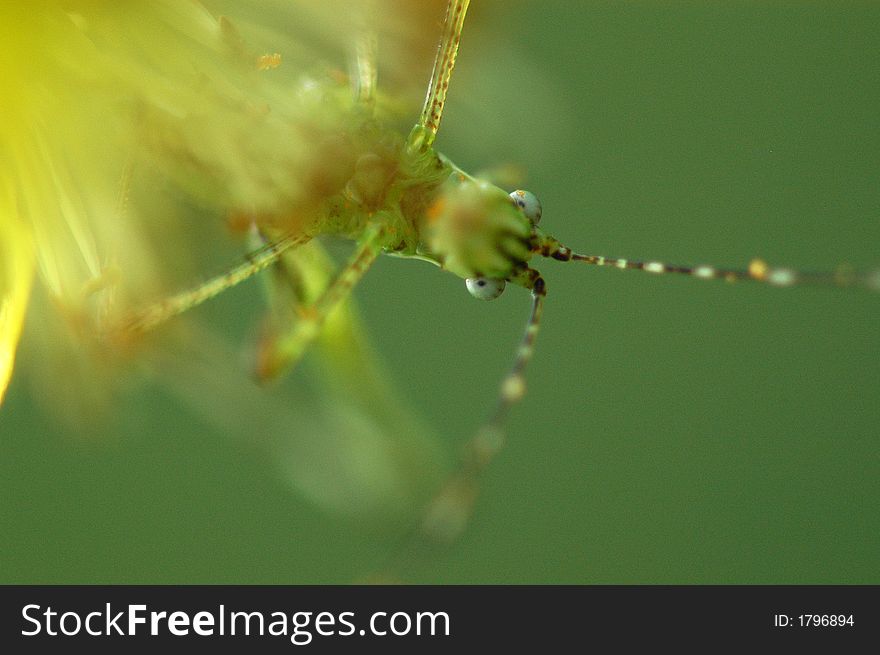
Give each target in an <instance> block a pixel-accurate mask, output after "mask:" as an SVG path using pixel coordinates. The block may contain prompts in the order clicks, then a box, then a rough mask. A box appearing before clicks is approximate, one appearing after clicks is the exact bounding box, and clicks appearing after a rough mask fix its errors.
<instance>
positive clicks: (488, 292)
mask: <svg viewBox="0 0 880 655" xmlns="http://www.w3.org/2000/svg"><path fill="white" fill-rule="evenodd" d="M464 283H465V285H467V290H468V291H469V292H470V294H471V295H472V296H473V297H474V298H477V299H478V300H495V298H497V297H498V296H500V295H501V292H502V291H504V287H505V286H506V285H507V283H506V282H505V281H504V280H502V279H498V278H491V277H470V278H468V279H467V280H465V281H464Z"/></svg>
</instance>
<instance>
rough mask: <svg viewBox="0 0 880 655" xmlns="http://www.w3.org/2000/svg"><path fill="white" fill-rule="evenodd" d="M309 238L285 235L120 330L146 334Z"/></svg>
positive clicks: (146, 311) (140, 314)
mask: <svg viewBox="0 0 880 655" xmlns="http://www.w3.org/2000/svg"><path fill="white" fill-rule="evenodd" d="M310 238H311V237H309V236H307V235H304V234H296V235H288V236H286V237H282V238H281V239H278V240H277V241H273V242H271V243H267V244H266V245H265V246H263V247H262V248H260V249H259V250H256V251H254V252H252V253H250V254H249V255H247V256H246V258H245V261H243V262H242V263H241V264H239V265H238V266H236V267H235V268H232V269H231V270H229V271H227V272H225V273H222V274H221V275H217V276H216V277H213V278H211V279H210V280H208V281H206V282H203V283H202V284H200V285H199V286H197V287H195V288H194V289H189V290H187V291H183V292H181V293H178V294H176V295H174V296H170V297H168V298H165V299H164V300H160V301H159V302H157V303H154V304H153V305H151V306H149V307H147V308H145V309H143V310H141V311H139V312H137V313H136V314H134V316H132V317H131V318H129V319H128V320H127V321H125V322H124V323H123V324H122V331H124V332H127V333H129V334H138V333H142V332H149V331H150V330H154V329H155V328H157V327H159V326H160V325H162V323H165V322H166V321H167V320H169V319H171V318H173V317H175V316H177V315H179V314H182V313H184V312H185V311H187V310H189V309H192V308H193V307H197V306H198V305H201V304H202V303H203V302H205V301H206V300H210V299H211V298H213V297H214V296H217V295H219V294H220V293H222V292H223V291H226V290H227V289H229V288H231V287H234V286H235V285H237V284H240V283H241V282H244V281H245V280H247V279H248V278H250V277H252V276H253V275H255V274H257V273H259V272H260V271H262V270H263V269H265V268H266V267H268V266H271V265H272V264H273V263H275V262H276V261H277V260H278V258H279V257H281V255H283V254H284V253H285V252H287V251H288V250H289V249H291V248H294V247H296V246H298V245H300V244H302V243H305V242H307V241H308V240H309V239H310Z"/></svg>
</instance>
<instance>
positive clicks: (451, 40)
mask: <svg viewBox="0 0 880 655" xmlns="http://www.w3.org/2000/svg"><path fill="white" fill-rule="evenodd" d="M468 4H470V0H449V4H448V5H447V7H446V20H445V22H444V24H443V35H442V37H441V39H440V47H439V49H438V50H437V57H436V59H435V60H434V72H433V73H432V74H431V81H430V82H429V83H428V93H427V95H426V97H425V105H424V107H423V108H422V114H421V116H420V117H419V122H418V123H416V126H415V127H414V128H413V130H412V132H411V133H410V135H409V144H408V145H409V147H410V149H413V150H419V151H425V150H427V149H428V148H430V147H431V146H432V145H433V143H434V139H435V138H436V136H437V130H439V129H440V119H441V118H442V117H443V107H444V105H445V103H446V94H447V93H448V91H449V82H450V80H451V79H452V70H453V68H455V57H456V55H457V54H458V45H459V42H460V41H461V30H462V28H463V27H464V18H465V14H466V13H467V8H468Z"/></svg>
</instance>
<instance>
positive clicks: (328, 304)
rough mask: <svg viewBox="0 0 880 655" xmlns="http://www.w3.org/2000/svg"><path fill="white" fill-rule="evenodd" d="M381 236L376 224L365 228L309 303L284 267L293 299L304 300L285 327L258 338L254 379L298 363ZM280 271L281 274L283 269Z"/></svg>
mask: <svg viewBox="0 0 880 655" xmlns="http://www.w3.org/2000/svg"><path fill="white" fill-rule="evenodd" d="M383 237H384V230H383V229H382V228H381V227H380V226H370V227H369V228H367V231H366V232H365V234H364V236H363V238H362V239H361V241H360V242H359V243H358V246H357V248H356V249H355V252H354V253H353V254H352V256H351V257H350V259H349V260H348V262H346V264H345V265H344V266H343V267H342V269H341V270H340V271H339V273H338V274H337V276H336V277H335V279H334V280H333V281H332V282H331V283H330V284H329V285H328V286H327V287H326V288H325V289H324V290H323V291H322V292H321V293H320V294H319V295H318V296H317V298H315V299H314V301H311V302H309V294H308V291H307V290H306V289H304V288H302V287H301V285H302V283H303V282H304V280H300V279H297V277H296V274H295V272H294V271H293V270H291V269H288V271H287V273H286V275H287V277H286V281H287V282H288V283H289V284H290V285H291V288H292V289H293V293H294V300H295V302H297V303H300V302H301V301H303V300H306V302H304V303H303V304H302V305H301V306H298V307H295V308H294V311H293V314H294V315H293V316H292V320H290V321H287V325H286V327H284V328H282V329H280V330H279V329H275V330H273V331H271V332H270V333H269V334H267V335H265V336H264V338H263V339H262V341H261V343H260V344H259V346H258V352H257V366H256V375H257V378H258V379H260V380H262V381H270V380H273V379H275V378H278V377H279V376H281V375H283V374H284V373H286V372H288V371H290V369H292V368H293V367H294V366H295V365H296V364H297V362H299V360H300V359H301V358H302V356H303V354H305V351H306V349H307V348H308V347H309V345H311V343H312V342H313V341H314V340H315V339H316V338H317V337H318V335H319V334H320V333H321V328H322V327H323V326H324V323H325V322H326V320H327V317H328V316H329V315H330V314H331V312H333V310H334V309H336V307H338V306H339V304H340V303H341V302H342V301H343V300H345V299H346V298H347V297H348V294H349V293H350V292H351V290H352V289H353V288H354V286H355V285H356V284H357V283H358V282H360V280H361V278H362V277H363V276H364V274H366V272H367V271H368V270H369V268H370V266H372V264H373V262H374V261H376V258H377V257H378V256H379V254H380V253H381V252H382V241H383ZM282 266H284V264H282ZM280 274H281V275H282V276H284V275H285V273H284V271H283V269H282V270H281V271H280ZM291 274H292V275H291ZM282 311H285V310H284V309H283V308H282Z"/></svg>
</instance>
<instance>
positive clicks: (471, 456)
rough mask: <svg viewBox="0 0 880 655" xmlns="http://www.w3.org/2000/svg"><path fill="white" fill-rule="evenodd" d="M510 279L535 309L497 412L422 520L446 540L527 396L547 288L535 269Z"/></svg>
mask: <svg viewBox="0 0 880 655" xmlns="http://www.w3.org/2000/svg"><path fill="white" fill-rule="evenodd" d="M511 281H512V282H514V283H516V284H518V285H520V286H524V287H526V288H527V289H529V290H530V291H531V293H532V309H531V312H530V313H529V319H528V322H527V323H526V329H525V332H524V333H523V336H522V339H521V340H520V344H519V347H518V348H517V351H516V357H515V358H514V361H513V366H512V367H511V369H510V372H508V374H507V375H506V376H505V377H504V380H503V381H502V382H501V388H500V391H499V394H498V399H497V401H496V404H495V409H494V411H493V412H492V414H491V416H490V417H489V420H488V421H487V422H486V423H485V424H484V425H483V426H482V427H481V428H480V429H479V430H478V431H477V433H476V435H475V436H474V437H473V438H472V439H471V440H470V441H468V442H467V443H466V444H465V450H464V454H463V457H462V461H461V464H460V466H459V469H458V471H456V473H454V474H453V475H452V476H451V477H450V479H449V480H448V481H447V482H446V484H445V485H444V486H443V488H442V489H441V490H440V492H439V493H438V494H437V496H436V497H435V498H434V499H433V501H432V502H431V504H430V505H429V507H428V509H427V511H426V513H425V515H424V518H423V520H422V525H421V529H422V532H423V534H425V535H426V536H429V537H431V538H433V539H435V540H437V541H440V542H443V543H448V542H450V541H452V540H454V539H455V538H457V537H458V535H459V534H460V533H461V532H462V531H463V530H464V528H465V526H466V525H467V521H468V519H469V518H470V514H471V508H472V506H473V503H474V501H475V500H476V496H477V482H478V478H479V476H480V474H481V473H482V472H483V471H484V470H485V469H486V467H487V466H488V465H489V463H490V462H491V461H492V460H493V459H494V457H495V456H496V455H497V454H498V452H499V451H500V450H501V448H502V447H503V446H504V439H505V433H504V424H505V421H506V419H507V416H508V414H509V413H510V410H511V408H512V407H513V406H514V405H515V404H516V403H517V402H519V401H520V400H521V399H522V397H523V396H524V395H525V391H526V384H525V377H524V374H525V369H526V366H527V365H528V363H529V361H530V360H531V359H532V355H533V354H534V351H535V340H536V338H537V336H538V330H539V329H540V325H541V315H542V313H543V310H544V298H545V297H546V295H547V287H546V284H545V283H544V278H543V277H541V274H540V273H538V271H536V270H534V269H532V268H526V269H524V270H523V271H522V272H521V273H520V274H518V275H517V276H515V277H514V278H513V279H512V280H511Z"/></svg>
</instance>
